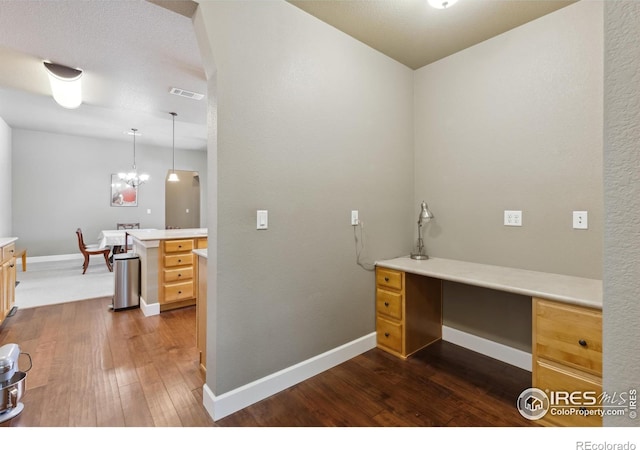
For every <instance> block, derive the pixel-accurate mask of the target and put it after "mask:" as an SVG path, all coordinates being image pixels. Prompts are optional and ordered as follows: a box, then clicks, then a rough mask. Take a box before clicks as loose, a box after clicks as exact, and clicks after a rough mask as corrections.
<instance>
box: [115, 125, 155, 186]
mask: <svg viewBox="0 0 640 450" xmlns="http://www.w3.org/2000/svg"><path fill="white" fill-rule="evenodd" d="M131 134H133V170H132V171H131V172H128V173H124V172H120V173H119V174H118V177H119V178H120V179H121V180H122V181H124V182H125V183H127V184H128V185H129V186H131V187H134V188H137V187H138V186H140V185H141V184H142V183H144V182H145V181H147V180H148V179H149V175H147V174H146V173H141V174H140V175H138V172H137V170H136V134H138V129H137V128H132V129H131Z"/></svg>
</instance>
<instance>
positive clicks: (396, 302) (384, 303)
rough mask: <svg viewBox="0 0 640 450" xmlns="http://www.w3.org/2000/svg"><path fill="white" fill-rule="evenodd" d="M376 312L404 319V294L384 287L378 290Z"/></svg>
mask: <svg viewBox="0 0 640 450" xmlns="http://www.w3.org/2000/svg"><path fill="white" fill-rule="evenodd" d="M376 312H377V313H378V314H384V315H386V316H389V317H392V318H394V319H396V320H402V294H400V293H398V292H393V291H386V290H384V289H377V290H376Z"/></svg>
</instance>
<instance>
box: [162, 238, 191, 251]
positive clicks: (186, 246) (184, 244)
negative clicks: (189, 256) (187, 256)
mask: <svg viewBox="0 0 640 450" xmlns="http://www.w3.org/2000/svg"><path fill="white" fill-rule="evenodd" d="M191 250H193V239H176V240H172V241H164V251H165V253H175V252H186V251H191Z"/></svg>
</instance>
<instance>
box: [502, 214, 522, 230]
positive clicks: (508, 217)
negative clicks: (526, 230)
mask: <svg viewBox="0 0 640 450" xmlns="http://www.w3.org/2000/svg"><path fill="white" fill-rule="evenodd" d="M504 224H505V225H506V226H508V227H521V226H522V211H505V212H504Z"/></svg>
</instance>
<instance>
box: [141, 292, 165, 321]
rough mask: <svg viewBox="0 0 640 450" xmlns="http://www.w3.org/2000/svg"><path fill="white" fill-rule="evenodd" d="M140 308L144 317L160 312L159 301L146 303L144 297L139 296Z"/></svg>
mask: <svg viewBox="0 0 640 450" xmlns="http://www.w3.org/2000/svg"><path fill="white" fill-rule="evenodd" d="M140 309H141V310H142V314H144V316H145V317H149V316H157V315H158V314H160V303H147V302H145V301H144V298H142V296H140Z"/></svg>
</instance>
